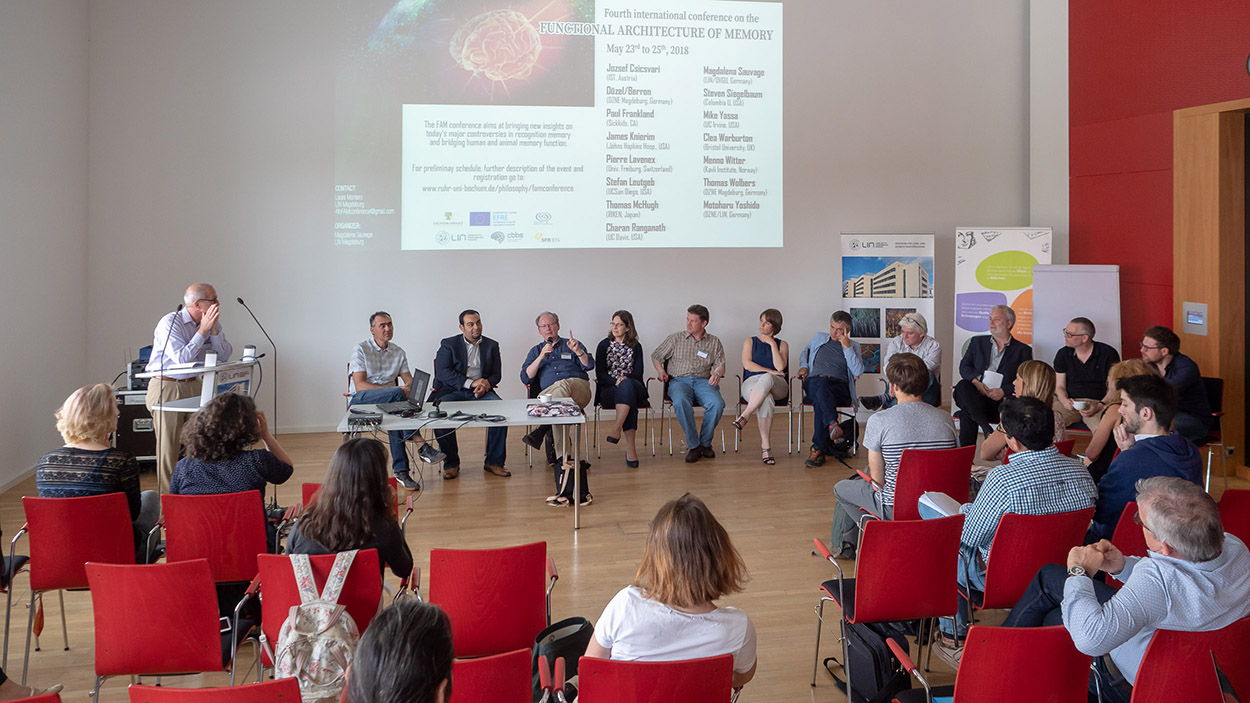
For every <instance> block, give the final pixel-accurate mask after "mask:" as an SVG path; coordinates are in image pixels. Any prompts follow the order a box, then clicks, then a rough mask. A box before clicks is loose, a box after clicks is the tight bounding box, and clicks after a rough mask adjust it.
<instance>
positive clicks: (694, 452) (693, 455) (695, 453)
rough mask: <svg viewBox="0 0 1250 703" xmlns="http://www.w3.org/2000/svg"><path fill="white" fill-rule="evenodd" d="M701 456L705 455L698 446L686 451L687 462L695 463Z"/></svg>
mask: <svg viewBox="0 0 1250 703" xmlns="http://www.w3.org/2000/svg"><path fill="white" fill-rule="evenodd" d="M701 456H703V452H701V451H699V448H698V447H695V448H694V449H691V450H690V451H688V452H686V463H687V464H693V463H695V462H696V461H698V460H699V457H701Z"/></svg>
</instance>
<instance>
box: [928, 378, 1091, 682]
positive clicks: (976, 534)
mask: <svg viewBox="0 0 1250 703" xmlns="http://www.w3.org/2000/svg"><path fill="white" fill-rule="evenodd" d="M1002 425H1003V431H1004V432H1005V433H1006V434H1007V446H1008V447H1011V451H1012V452H1014V453H1013V454H1012V456H1011V462H1010V463H1007V464H1003V465H1002V466H1000V467H998V468H996V469H994V470H993V471H991V472H990V474H989V476H988V477H986V479H985V487H984V488H982V489H981V492H980V493H978V494H977V498H976V500H975V501H973V502H971V503H964V504H963V505H962V506H960V508H959V512H961V513H963V514H964V515H966V516H967V518H966V521H965V522H964V529H963V534H962V535H961V536H960V539H959V542H960V545H959V573H958V575H957V577H958V580H959V585H961V586H964V587H966V588H972V589H973V590H978V591H979V590H982V589H984V588H985V562H986V559H988V558H989V555H990V544H991V543H992V542H993V541H994V533H995V532H996V531H997V530H998V522H999V520H1001V519H1002V517H1003V515H1006V514H1007V513H1014V514H1017V515H1053V514H1056V513H1068V512H1072V511H1074V510H1084V509H1086V508H1090V507H1093V505H1094V501H1095V499H1096V498H1097V497H1098V489H1097V488H1095V487H1094V481H1093V480H1092V479H1090V477H1089V471H1086V470H1085V466H1084V465H1083V464H1082V463H1081V462H1080V461H1078V460H1077V459H1073V458H1072V457H1067V456H1064V455H1062V454H1060V453H1059V450H1058V449H1056V448H1055V445H1054V434H1055V411H1054V410H1053V409H1051V407H1050V405H1049V404H1046V403H1043V402H1042V401H1040V400H1038V399H1037V398H1008V399H1007V400H1005V401H1003V406H1002ZM921 514H923V515H925V517H935V516H936V515H934V514H933V513H932V512H929V510H928V508H926V507H925V506H923V505H922V506H921ZM967 617H968V614H967V603H966V602H965V601H964V599H963V597H962V595H961V596H960V599H959V610H958V611H957V612H956V615H955V622H954V624H953V625H952V623H951V621H950V618H943V619H942V620H941V623H940V627H941V629H942V639H941V645H942V647H941V648H942V649H943V650H944V652H945V655H946V656H945V657H944V658H946V659H948V660H954V661H958V659H959V650H957V649H955V644H954V639H953V636H954V634H955V632H956V631H958V633H959V636H960V637H962V636H963V635H964V634H965V632H966V629H967V626H968V624H967Z"/></svg>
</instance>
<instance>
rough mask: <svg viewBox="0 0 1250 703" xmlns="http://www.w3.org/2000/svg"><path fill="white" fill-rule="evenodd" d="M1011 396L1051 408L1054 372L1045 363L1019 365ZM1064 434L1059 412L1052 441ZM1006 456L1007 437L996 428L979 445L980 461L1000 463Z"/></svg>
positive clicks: (1032, 360)
mask: <svg viewBox="0 0 1250 703" xmlns="http://www.w3.org/2000/svg"><path fill="white" fill-rule="evenodd" d="M1011 387H1012V390H1013V395H1015V397H1017V398H1037V399H1038V400H1040V401H1042V402H1043V403H1046V404H1047V405H1050V406H1051V407H1052V408H1053V407H1054V403H1055V370H1054V369H1052V368H1050V364H1047V363H1046V362H1045V361H1037V360H1035V359H1030V360H1029V361H1026V362H1024V363H1023V364H1020V368H1019V369H1018V370H1017V371H1016V380H1015V381H1014V382H1013V383H1012V384H1011ZM1064 433H1065V429H1064V424H1063V422H1062V421H1061V420H1060V417H1059V412H1058V411H1056V412H1055V434H1054V441H1056V442H1059V441H1062V440H1063V435H1064ZM1006 455H1007V437H1006V435H1004V434H1003V431H1002V428H1001V427H999V428H996V429H995V430H994V431H993V432H991V433H990V436H989V437H986V438H985V441H984V442H982V443H981V459H982V460H983V461H994V462H1000V463H1001V462H1002V461H1003V458H1004V457H1006Z"/></svg>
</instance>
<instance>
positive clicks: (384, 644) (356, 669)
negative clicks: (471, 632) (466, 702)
mask: <svg viewBox="0 0 1250 703" xmlns="http://www.w3.org/2000/svg"><path fill="white" fill-rule="evenodd" d="M455 658H456V653H455V651H454V650H453V648H452V634H451V621H450V620H449V619H448V618H447V614H446V613H444V612H443V611H442V609H441V608H439V607H438V606H437V605H434V604H433V603H422V602H420V601H416V600H413V599H406V600H400V601H399V602H397V603H395V604H394V605H392V606H391V607H389V608H387V609H386V610H383V611H382V612H381V613H378V616H377V617H376V618H374V619H373V621H372V622H370V623H369V627H368V628H367V629H366V630H365V631H364V632H363V633H362V634H361V636H360V644H358V645H357V646H356V654H355V656H354V657H353V659H352V667H351V670H350V671H349V672H348V675H347V695H346V697H345V698H344V699H343V700H346V701H351V703H446V701H448V700H449V699H450V698H451V689H452V686H451V668H452V663H453V661H454V660H455Z"/></svg>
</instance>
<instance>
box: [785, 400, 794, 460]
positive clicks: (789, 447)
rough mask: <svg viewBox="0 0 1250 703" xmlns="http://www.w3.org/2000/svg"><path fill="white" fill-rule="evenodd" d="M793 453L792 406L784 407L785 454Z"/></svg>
mask: <svg viewBox="0 0 1250 703" xmlns="http://www.w3.org/2000/svg"><path fill="white" fill-rule="evenodd" d="M793 453H794V408H786V454H793Z"/></svg>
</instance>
